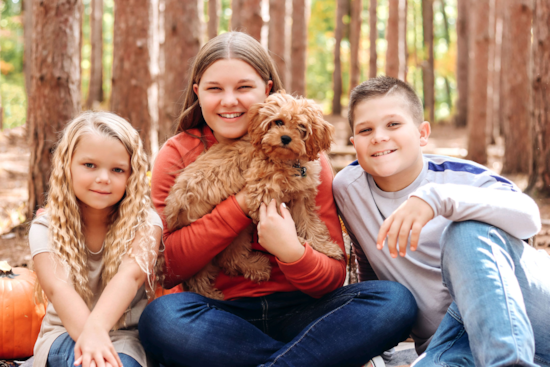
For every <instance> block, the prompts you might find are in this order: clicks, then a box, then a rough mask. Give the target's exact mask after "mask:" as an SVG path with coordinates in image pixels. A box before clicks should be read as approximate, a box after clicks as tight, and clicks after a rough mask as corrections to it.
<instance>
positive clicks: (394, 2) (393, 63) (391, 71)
mask: <svg viewBox="0 0 550 367" xmlns="http://www.w3.org/2000/svg"><path fill="white" fill-rule="evenodd" d="M388 6H389V16H388V23H387V26H386V40H387V42H388V48H387V49H386V75H387V76H391V77H392V78H397V77H399V0H388Z"/></svg>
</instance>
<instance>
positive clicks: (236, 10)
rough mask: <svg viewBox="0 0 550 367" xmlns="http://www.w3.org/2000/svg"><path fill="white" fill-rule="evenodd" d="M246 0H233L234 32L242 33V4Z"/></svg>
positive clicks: (232, 19)
mask: <svg viewBox="0 0 550 367" xmlns="http://www.w3.org/2000/svg"><path fill="white" fill-rule="evenodd" d="M243 2H244V0H231V30H232V31H239V32H240V31H242V30H243V29H242V28H243V23H242V19H241V18H242V17H241V12H242V4H243Z"/></svg>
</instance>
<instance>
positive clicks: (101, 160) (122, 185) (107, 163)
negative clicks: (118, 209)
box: [71, 133, 131, 210]
mask: <svg viewBox="0 0 550 367" xmlns="http://www.w3.org/2000/svg"><path fill="white" fill-rule="evenodd" d="M130 173H131V166H130V155H129V154H128V152H127V151H126V149H125V148H124V145H122V143H121V142H120V141H118V140H117V139H115V138H111V137H107V136H103V135H100V134H93V133H92V134H86V135H84V136H82V137H81V140H80V142H79V143H78V145H77V147H76V150H75V152H74V154H73V158H72V161H71V176H72V184H73V190H74V193H75V195H76V197H77V198H78V200H79V201H80V203H81V208H82V209H83V210H90V209H95V210H105V209H107V210H110V208H111V207H112V206H113V205H115V204H116V203H118V202H119V201H120V199H122V197H123V196H124V193H125V192H126V183H127V182H128V178H129V177H130Z"/></svg>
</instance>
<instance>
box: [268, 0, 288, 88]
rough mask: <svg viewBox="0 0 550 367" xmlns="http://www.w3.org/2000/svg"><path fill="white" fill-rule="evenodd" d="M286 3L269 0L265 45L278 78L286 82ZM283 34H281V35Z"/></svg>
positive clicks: (279, 0)
mask: <svg viewBox="0 0 550 367" xmlns="http://www.w3.org/2000/svg"><path fill="white" fill-rule="evenodd" d="M285 5H286V1H282V0H269V31H268V39H267V45H268V49H269V51H270V54H271V57H272V58H273V61H275V66H276V67H277V72H278V73H279V78H281V80H282V81H283V86H285V82H286V62H285V39H286V37H285V28H286V27H285V16H286V6H285ZM281 32H283V34H281Z"/></svg>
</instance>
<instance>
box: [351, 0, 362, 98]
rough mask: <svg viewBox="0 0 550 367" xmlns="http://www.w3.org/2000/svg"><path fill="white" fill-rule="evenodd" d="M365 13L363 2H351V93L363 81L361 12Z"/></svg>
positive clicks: (353, 0)
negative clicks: (360, 53) (360, 54)
mask: <svg viewBox="0 0 550 367" xmlns="http://www.w3.org/2000/svg"><path fill="white" fill-rule="evenodd" d="M362 11H363V0H351V11H350V13H351V20H350V32H349V43H350V73H349V78H350V80H349V90H350V91H351V90H352V89H353V88H355V86H357V85H358V84H359V80H360V79H361V69H360V68H361V62H360V60H359V47H360V45H361V12H362Z"/></svg>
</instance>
